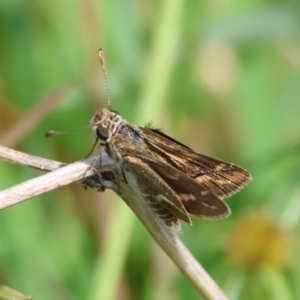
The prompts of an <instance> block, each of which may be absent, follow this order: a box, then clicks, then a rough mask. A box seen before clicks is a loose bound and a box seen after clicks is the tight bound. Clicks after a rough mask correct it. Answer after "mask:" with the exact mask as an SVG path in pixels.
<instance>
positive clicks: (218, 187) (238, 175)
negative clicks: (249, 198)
mask: <svg viewBox="0 0 300 300" xmlns="http://www.w3.org/2000/svg"><path fill="white" fill-rule="evenodd" d="M141 130H142V132H143V134H144V135H145V136H146V137H147V138H146V139H145V143H146V144H147V145H148V147H149V148H150V149H151V151H152V152H153V153H154V154H155V156H156V158H157V159H158V160H160V161H163V162H165V163H167V164H170V165H171V166H173V167H174V168H176V169H178V170H180V171H181V172H183V173H184V174H186V175H187V176H188V177H190V178H191V179H193V180H195V181H196V182H198V183H199V184H201V185H202V186H203V187H204V188H205V189H207V190H208V191H209V192H211V193H212V194H214V195H216V196H218V197H219V198H221V199H223V198H226V197H228V196H231V195H233V194H234V193H236V192H238V191H239V190H240V189H241V188H242V187H243V186H245V185H246V184H247V183H248V182H249V180H251V175H250V174H249V173H248V172H247V171H246V170H244V169H243V168H241V167H238V166H236V165H234V164H231V163H228V162H225V161H221V160H218V159H215V158H212V157H209V156H205V155H202V154H199V153H197V152H195V151H193V150H191V149H190V148H188V147H186V146H185V145H183V144H181V143H179V142H177V141H176V140H174V139H172V138H170V137H169V136H167V135H165V134H164V133H162V132H161V131H159V130H155V129H150V128H147V127H146V128H141Z"/></svg>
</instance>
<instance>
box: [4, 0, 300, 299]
mask: <svg viewBox="0 0 300 300" xmlns="http://www.w3.org/2000/svg"><path fill="white" fill-rule="evenodd" d="M299 20H300V2H299V1H298V0H289V1H280V0H277V1H275V0H274V1H271V0H269V1H262V0H256V1H232V0H227V1H225V0H223V1H210V0H204V1H183V0H173V1H171V0H165V1H163V0H161V1H159V0H156V1H149V0H145V1H121V0H111V1H109V0H102V1H96V0H87V1H71V0H66V1H58V0H54V1H46V0H26V1H25V0H23V1H22V0H1V2H0V135H1V136H0V144H1V145H6V146H9V147H11V148H14V149H17V150H20V151H24V152H27V153H30V154H33V155H38V156H42V157H45V158H49V159H54V160H59V161H64V162H70V163H71V162H74V161H77V160H79V159H82V158H83V157H84V156H85V155H86V154H87V153H88V152H89V151H90V149H91V146H92V144H93V142H94V134H93V132H92V131H82V132H78V133H73V134H69V135H65V136H60V137H56V138H52V139H45V138H44V133H45V132H46V131H47V130H49V129H54V130H64V129H71V128H78V127H81V126H85V125H87V124H88V122H89V120H90V118H91V117H92V115H93V113H94V112H95V110H96V109H97V108H99V107H101V106H104V105H105V104H106V101H107V100H106V99H107V97H106V92H105V86H104V79H103V73H102V71H101V67H100V64H99V62H98V58H97V50H98V48H99V47H103V48H104V50H105V55H106V68H107V72H108V79H109V85H110V93H111V98H112V107H113V109H114V110H117V111H119V112H120V113H121V114H122V115H123V116H124V118H125V119H127V120H128V121H130V122H132V123H135V124H137V125H144V124H145V123H146V122H149V121H152V122H153V124H155V125H157V126H159V127H160V128H162V129H163V130H165V131H166V132H167V133H168V134H169V135H171V136H172V137H174V138H176V139H178V140H180V141H181V142H183V143H185V144H187V145H189V146H190V147H192V148H193V149H195V150H196V151H198V152H200V153H204V154H207V155H211V156H216V157H218V158H220V159H224V160H228V161H231V162H234V163H236V164H238V165H241V166H243V167H245V168H246V169H248V170H249V171H250V172H251V173H252V175H253V178H254V180H253V181H252V182H251V183H250V184H249V186H248V187H247V188H245V189H244V190H243V191H242V192H240V193H239V194H238V195H236V196H234V197H232V199H229V200H228V201H227V203H228V204H229V205H230V207H231V208H232V215H231V216H230V217H229V218H227V219H224V220H220V221H205V220H194V224H193V226H192V227H190V226H189V225H186V224H182V232H180V233H179V236H180V238H181V239H182V240H183V242H184V243H185V244H186V245H187V247H188V248H189V249H190V250H191V252H192V253H193V255H194V256H195V257H196V258H197V259H198V260H199V261H200V262H201V264H202V265H203V266H204V268H205V269H206V270H207V271H208V272H209V274H211V276H212V277H213V278H214V279H215V280H216V282H217V283H218V284H219V285H220V286H221V288H222V289H223V290H224V291H225V292H226V294H227V295H228V297H229V298H230V299H281V300H282V299H300V285H299V278H300V260H299V255H298V256H297V255H296V254H297V253H298V252H299V239H298V236H299V220H300V186H299V179H300V134H299V132H300V130H299V128H300V31H299V28H300V27H299V26H300V21H299ZM40 174H42V173H41V172H39V171H37V170H32V169H29V168H25V167H21V166H16V165H12V164H9V163H6V162H3V161H0V188H1V190H2V189H6V188H8V187H11V186H13V185H15V184H17V183H20V182H22V181H26V180H28V179H30V178H33V177H35V176H38V175H40ZM0 283H1V284H5V285H7V286H10V287H12V288H15V289H17V290H19V291H20V292H22V293H24V294H27V295H32V296H33V297H34V299H43V300H48V299H49V300H50V299H51V300H53V299H56V300H60V299H64V300H68V299H89V300H98V299H105V300H109V299H122V300H123V299H125V300H126V299H147V300H150V299H156V300H157V299H159V300H160V299H164V300H165V299H175V300H176V299H178V300H179V299H199V297H200V296H199V295H198V294H197V292H196V290H195V289H194V288H193V286H192V285H191V284H190V283H189V282H188V281H187V279H186V278H185V277H184V276H183V275H182V274H181V273H180V272H179V271H178V270H177V269H176V267H175V266H174V265H173V263H172V262H171V261H170V260H169V258H168V257H167V256H166V255H165V254H164V253H163V252H162V251H161V250H160V248H159V247H158V246H157V245H156V244H155V242H154V241H153V239H152V238H151V237H150V235H149V233H148V232H147V231H146V229H145V228H144V227H143V226H142V225H141V224H140V223H139V221H138V220H137V218H136V217H135V216H134V215H133V214H132V213H131V211H130V210H129V208H127V206H126V205H125V203H123V201H122V200H120V199H118V198H117V197H116V196H115V195H114V194H113V193H112V192H111V191H106V192H105V193H97V192H96V190H88V191H85V190H84V189H83V188H82V187H81V186H80V185H79V184H76V183H74V184H72V185H70V186H68V187H63V188H60V189H57V190H55V191H51V192H49V193H47V194H44V195H42V196H40V197H36V198H34V199H31V200H30V201H26V202H24V203H21V204H18V205H16V206H14V207H10V208H7V209H5V210H3V211H1V212H0Z"/></svg>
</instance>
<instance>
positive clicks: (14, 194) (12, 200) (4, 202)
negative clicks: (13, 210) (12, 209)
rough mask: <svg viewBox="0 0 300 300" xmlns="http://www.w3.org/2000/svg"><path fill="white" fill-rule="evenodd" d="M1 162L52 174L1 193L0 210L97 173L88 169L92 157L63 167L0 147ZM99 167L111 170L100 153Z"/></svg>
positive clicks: (57, 163) (109, 163)
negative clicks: (4, 161) (100, 164)
mask: <svg viewBox="0 0 300 300" xmlns="http://www.w3.org/2000/svg"><path fill="white" fill-rule="evenodd" d="M0 158H2V159H4V160H7V161H10V162H14V163H17V164H21V165H25V166H30V167H33V168H36V169H41V170H46V171H51V170H54V171H52V172H50V173H47V174H45V175H42V176H39V177H36V178H34V179H30V180H28V181H25V182H23V183H20V184H18V185H15V186H14V187H11V188H8V189H6V190H4V191H1V192H0V209H3V208H6V207H9V206H12V205H14V204H17V203H19V202H21V201H24V200H27V199H30V198H32V197H34V196H37V195H39V194H42V193H45V192H48V191H50V190H53V189H55V188H58V187H60V186H63V185H67V184H70V183H72V182H74V181H78V180H80V179H82V178H84V177H88V176H91V175H94V174H95V173H97V172H98V171H97V170H96V169H94V168H91V164H93V163H94V160H95V157H90V158H88V159H85V160H83V161H80V162H76V163H73V164H70V165H65V164H63V163H59V162H56V161H50V160H47V159H43V158H40V157H36V156H33V155H28V154H26V153H22V152H19V151H15V150H12V149H8V148H6V147H2V146H0ZM101 159H102V167H103V168H106V167H108V168H109V169H111V168H112V166H111V160H110V159H109V158H108V157H107V155H106V154H105V153H104V152H103V154H102V158H101Z"/></svg>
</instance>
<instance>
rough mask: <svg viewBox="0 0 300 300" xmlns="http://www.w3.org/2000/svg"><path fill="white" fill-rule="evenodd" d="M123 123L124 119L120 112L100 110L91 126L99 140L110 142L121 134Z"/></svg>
mask: <svg viewBox="0 0 300 300" xmlns="http://www.w3.org/2000/svg"><path fill="white" fill-rule="evenodd" d="M122 121H123V118H122V117H121V115H120V114H119V113H118V112H116V111H113V110H109V109H107V108H100V109H99V110H97V112H96V113H95V115H94V116H93V118H92V120H91V121H90V126H91V128H92V129H93V130H94V131H95V132H96V135H97V137H98V138H99V139H101V140H103V141H106V142H109V140H110V139H111V138H112V137H113V136H114V135H115V134H117V133H118V132H119V129H120V126H121V124H122Z"/></svg>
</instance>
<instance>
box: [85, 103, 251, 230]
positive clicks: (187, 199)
mask: <svg viewBox="0 0 300 300" xmlns="http://www.w3.org/2000/svg"><path fill="white" fill-rule="evenodd" d="M90 125H91V128H92V129H93V130H94V131H95V132H96V135H97V138H99V139H101V140H103V141H104V142H105V146H106V149H107V153H108V155H109V156H110V158H111V159H112V160H114V161H115V163H116V164H118V165H120V168H121V169H122V174H123V176H124V177H125V178H124V180H125V182H128V184H130V180H127V178H126V177H128V178H129V177H130V176H129V175H132V177H133V178H134V179H135V181H136V184H137V185H138V187H139V189H140V190H141V193H142V194H143V195H144V199H146V201H147V203H148V205H149V206H150V207H151V209H152V210H153V212H155V213H156V214H157V215H158V216H159V217H160V218H161V219H162V220H163V221H164V222H165V223H166V224H167V225H168V226H171V227H174V228H178V227H179V220H183V221H185V222H187V223H189V224H191V223H192V222H191V219H190V215H191V216H194V217H198V218H206V219H218V218H223V217H226V216H227V215H229V214H230V208H229V207H228V206H227V204H226V203H225V202H224V201H223V199H224V198H225V197H228V196H231V195H232V194H234V193H236V192H237V191H239V190H240V189H241V188H242V187H243V186H245V185H246V184H247V183H248V181H249V180H250V179H251V175H250V174H249V173H248V172H247V171H246V170H244V169H242V168H241V167H238V166H236V165H234V164H231V163H227V162H224V161H221V160H217V159H215V158H212V157H208V156H205V155H202V154H199V153H197V152H195V151H193V150H192V149H190V148H189V147H187V146H185V145H183V144H181V143H180V142H178V141H176V140H174V139H173V138H171V137H169V136H167V135H166V134H164V133H163V132H161V131H160V130H157V129H153V128H151V127H149V126H146V127H144V128H142V127H138V126H135V125H132V124H130V123H128V122H127V121H126V120H124V119H123V118H122V117H121V115H120V114H119V113H117V112H115V111H111V110H109V109H106V108H102V109H99V110H98V111H97V112H96V114H95V115H94V117H93V118H92V120H91V122H90ZM126 174H127V175H126ZM128 174H129V175H128Z"/></svg>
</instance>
